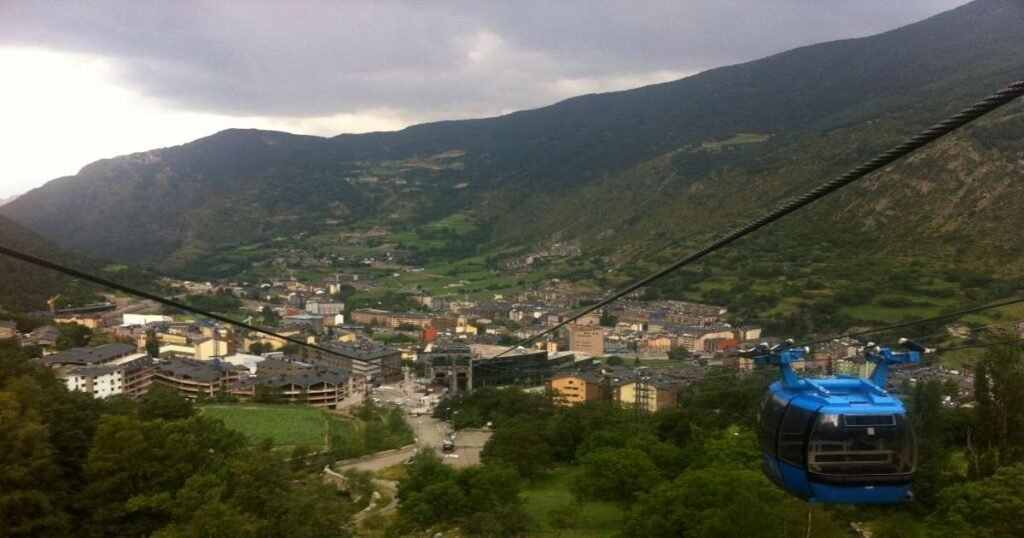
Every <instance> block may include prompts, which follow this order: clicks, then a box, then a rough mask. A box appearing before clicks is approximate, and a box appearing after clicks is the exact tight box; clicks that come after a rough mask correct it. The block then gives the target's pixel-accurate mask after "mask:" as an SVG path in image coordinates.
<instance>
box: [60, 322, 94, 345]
mask: <svg viewBox="0 0 1024 538" xmlns="http://www.w3.org/2000/svg"><path fill="white" fill-rule="evenodd" d="M57 328H58V330H59V331H60V334H59V335H58V336H57V349H60V350H65V349H71V348H73V347H85V346H86V345H88V344H89V338H90V337H91V336H92V329H90V328H88V327H86V326H84V325H79V324H77V323H60V324H58V325H57Z"/></svg>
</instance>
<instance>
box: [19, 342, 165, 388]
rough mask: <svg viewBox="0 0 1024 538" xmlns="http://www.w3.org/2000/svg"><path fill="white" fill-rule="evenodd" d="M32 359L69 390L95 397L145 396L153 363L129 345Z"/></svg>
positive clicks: (106, 346) (80, 348) (72, 350)
mask: <svg viewBox="0 0 1024 538" xmlns="http://www.w3.org/2000/svg"><path fill="white" fill-rule="evenodd" d="M36 360H37V361H38V362H39V363H40V364H42V365H44V366H48V367H50V368H52V369H54V370H56V372H57V376H58V377H60V378H61V379H63V380H64V383H65V384H66V385H67V387H68V389H69V390H78V391H82V392H87V393H89V394H92V395H94V396H96V397H97V398H106V397H108V396H113V395H116V394H125V395H128V396H139V395H141V394H145V393H146V392H147V391H148V389H149V385H150V378H151V377H152V373H153V360H152V359H151V358H150V357H149V356H147V355H146V354H145V353H136V352H135V346H132V345H129V344H106V345H102V346H97V347H93V348H88V347H84V348H83V347H78V348H72V349H69V350H67V351H61V352H59V353H54V354H52V355H47V356H45V357H42V358H40V359H36Z"/></svg>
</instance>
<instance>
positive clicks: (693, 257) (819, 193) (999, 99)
mask: <svg viewBox="0 0 1024 538" xmlns="http://www.w3.org/2000/svg"><path fill="white" fill-rule="evenodd" d="M1021 95H1024V80H1018V81H1016V82H1012V83H1010V84H1009V85H1008V86H1006V87H1005V88H1003V89H1001V90H999V91H997V92H995V93H993V94H992V95H990V96H988V97H986V98H984V99H982V100H981V101H978V102H976V103H974V104H972V105H970V106H968V107H967V108H964V109H963V110H961V111H960V112H958V113H956V114H954V115H953V116H950V117H949V118H946V119H945V120H943V121H941V122H939V123H937V124H935V125H933V126H932V127H929V128H928V129H925V130H924V131H921V132H920V133H918V134H917V135H915V136H913V137H911V138H908V139H907V140H905V141H903V142H902V143H900V144H898V145H896V146H894V147H892V148H890V149H889V150H887V151H884V152H882V153H880V154H878V155H876V156H875V157H874V158H872V159H870V160H868V161H866V162H864V163H862V164H860V165H859V166H857V167H855V168H852V169H850V170H848V171H847V172H845V173H844V174H842V175H840V176H837V177H835V178H833V179H831V180H829V181H826V182H825V183H822V184H820V185H818V186H817V187H815V188H813V189H811V190H810V191H807V192H806V193H804V194H802V195H800V196H797V197H795V198H791V199H789V200H788V201H786V202H784V203H782V204H781V205H779V206H778V207H776V208H775V209H773V210H771V211H769V212H767V213H764V214H763V215H761V216H760V217H757V218H755V219H754V220H751V221H749V222H747V223H746V224H743V225H741V226H739V227H737V228H735V229H733V230H732V231H729V232H727V233H726V234H725V235H722V236H721V237H719V238H718V239H715V240H714V241H712V242H711V243H709V244H707V245H706V246H704V247H703V248H701V249H699V250H697V251H696V252H693V253H692V254H689V255H687V256H685V257H683V258H681V259H679V260H677V261H675V262H673V263H672V264H671V265H669V266H667V267H664V268H662V269H660V270H658V271H657V272H655V273H654V274H652V275H650V276H647V277H645V278H643V279H640V280H638V281H636V282H634V283H632V284H630V285H628V286H626V287H625V288H622V289H621V290H619V291H617V292H614V293H612V294H611V295H609V296H608V297H606V298H604V299H602V300H600V301H598V302H597V303H596V304H593V305H591V306H588V307H586V308H584V309H583V310H582V311H580V312H578V313H576V314H574V315H572V316H570V317H569V318H568V319H566V320H565V321H562V322H560V323H558V324H557V325H555V326H554V327H551V328H550V329H547V330H545V331H544V332H542V333H540V334H537V335H535V336H532V337H530V338H526V339H524V340H522V341H521V342H519V343H517V344H516V346H513V347H510V348H509V349H507V350H505V351H504V352H502V353H500V354H499V355H497V356H501V355H503V354H505V353H508V352H509V351H512V350H513V349H515V347H517V346H523V345H526V344H529V343H531V342H533V341H535V340H537V339H538V338H541V337H543V336H545V335H548V334H551V333H553V332H555V331H557V330H558V329H561V328H562V327H565V326H566V325H568V324H570V323H572V322H573V321H576V320H577V319H579V318H581V317H583V316H584V315H586V314H588V313H590V312H593V311H594V310H597V309H598V308H601V307H603V306H605V305H607V304H609V303H611V302H612V301H615V300H617V299H620V298H622V297H625V296H626V295H628V294H630V293H632V292H634V291H636V290H638V289H640V288H641V287H643V286H646V285H647V284H650V283H651V282H654V281H656V280H658V279H660V278H662V277H664V276H666V275H668V274H670V273H672V272H674V271H676V270H677V269H680V268H682V267H684V266H686V265H689V264H690V263H693V262H694V261H697V260H699V259H701V258H703V257H704V256H707V255H708V254H711V253H712V252H715V251H716V250H719V249H721V248H722V247H725V246H726V245H729V244H730V243H732V242H734V241H736V240H738V239H740V238H742V237H744V236H746V235H748V234H750V233H752V232H754V231H756V230H759V229H760V228H763V227H765V226H767V225H769V224H771V223H773V222H775V221H777V220H779V219H781V218H783V217H785V216H786V215H789V214H790V213H792V212H794V211H797V210H798V209H801V208H803V207H804V206H807V205H808V204H810V203H812V202H814V201H817V200H819V199H821V198H823V197H825V196H828V195H829V194H831V193H833V192H835V191H837V190H839V189H841V188H842V187H845V186H846V185H849V184H850V183H853V182H854V181H857V180H859V179H861V178H863V177H864V176H866V175H868V174H870V173H872V172H874V171H876V170H878V169H880V168H882V167H884V166H886V165H888V164H891V163H892V162H894V161H896V160H898V159H900V158H902V157H905V156H906V155H909V154H910V153H912V152H914V151H916V150H918V149H920V148H922V147H924V146H926V145H928V144H929V143H931V142H934V141H935V140H937V139H939V138H941V137H943V136H945V135H947V134H949V133H951V132H953V131H955V130H956V129H958V128H960V127H962V126H964V125H966V124H968V123H970V122H972V121H974V120H976V119H978V118H980V117H982V116H984V115H985V114H988V113H989V112H992V111H993V110H996V109H997V108H999V107H1001V106H1003V105H1005V104H1007V103H1009V102H1011V101H1013V100H1014V99H1017V98H1018V97H1020V96H1021Z"/></svg>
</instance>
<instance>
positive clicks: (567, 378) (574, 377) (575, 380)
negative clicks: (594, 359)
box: [548, 371, 608, 405]
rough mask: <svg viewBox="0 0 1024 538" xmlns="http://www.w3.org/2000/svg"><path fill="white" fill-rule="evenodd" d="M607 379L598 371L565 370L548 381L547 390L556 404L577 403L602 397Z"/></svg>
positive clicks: (605, 391)
mask: <svg viewBox="0 0 1024 538" xmlns="http://www.w3.org/2000/svg"><path fill="white" fill-rule="evenodd" d="M607 389H608V380H607V379H606V378H605V377H604V376H602V375H601V373H600V372H596V371H592V372H565V373H562V374H557V375H555V376H554V377H552V378H551V380H550V381H548V390H549V391H551V392H552V393H553V394H554V398H555V402H556V403H558V405H579V404H581V403H584V402H589V401H595V400H600V399H603V398H604V397H605V396H606V395H607V394H606V393H607Z"/></svg>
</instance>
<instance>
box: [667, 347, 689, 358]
mask: <svg viewBox="0 0 1024 538" xmlns="http://www.w3.org/2000/svg"><path fill="white" fill-rule="evenodd" d="M668 358H669V360H673V361H684V360H686V359H689V358H690V350H688V349H686V348H685V347H677V348H675V349H673V350H670V351H669V352H668Z"/></svg>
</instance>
